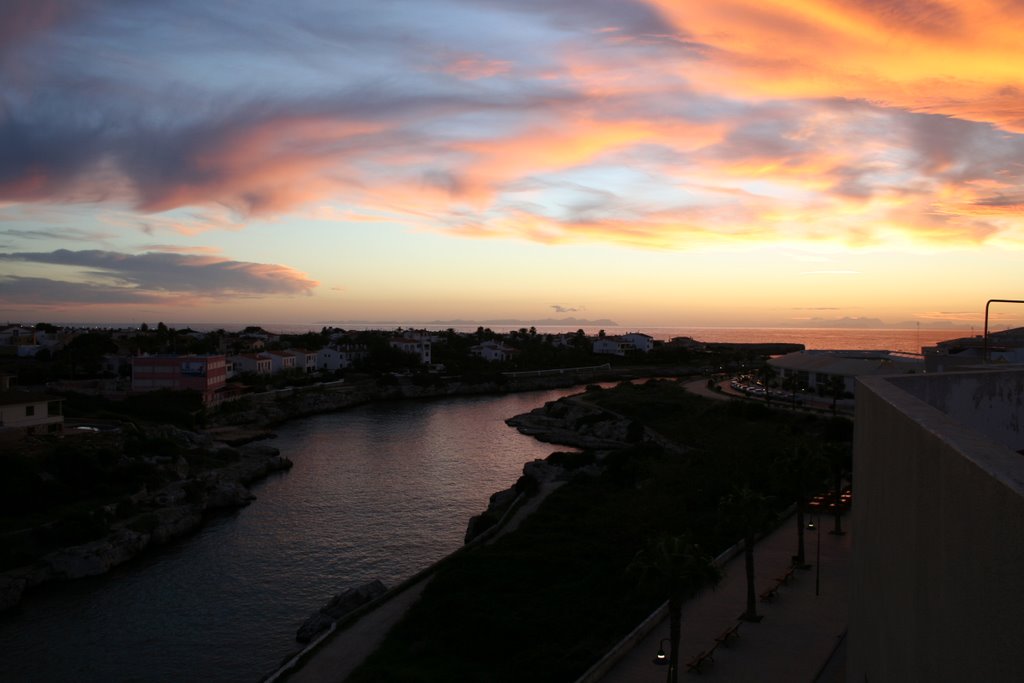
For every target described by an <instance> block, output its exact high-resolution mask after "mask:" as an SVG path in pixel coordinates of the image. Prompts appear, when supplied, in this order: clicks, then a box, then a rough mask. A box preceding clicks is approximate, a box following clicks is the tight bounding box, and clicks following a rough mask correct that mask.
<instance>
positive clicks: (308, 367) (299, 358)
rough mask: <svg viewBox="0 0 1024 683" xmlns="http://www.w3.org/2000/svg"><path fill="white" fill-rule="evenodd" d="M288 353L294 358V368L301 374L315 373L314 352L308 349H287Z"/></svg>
mask: <svg viewBox="0 0 1024 683" xmlns="http://www.w3.org/2000/svg"><path fill="white" fill-rule="evenodd" d="M288 352H289V353H291V354H292V355H293V356H295V367H296V369H298V370H301V371H302V372H304V373H306V374H309V373H311V372H316V368H317V362H316V355H317V352H316V351H310V350H309V349H288Z"/></svg>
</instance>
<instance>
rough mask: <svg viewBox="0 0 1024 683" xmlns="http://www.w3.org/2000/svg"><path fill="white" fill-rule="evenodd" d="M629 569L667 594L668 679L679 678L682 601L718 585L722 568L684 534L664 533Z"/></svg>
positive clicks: (641, 552)
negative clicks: (665, 534)
mask: <svg viewBox="0 0 1024 683" xmlns="http://www.w3.org/2000/svg"><path fill="white" fill-rule="evenodd" d="M629 571H630V572H632V573H635V574H637V575H638V576H639V578H640V581H641V583H646V582H650V583H655V584H657V586H658V588H659V590H662V591H664V592H665V593H666V594H667V596H668V616H669V642H670V645H671V647H670V649H669V663H668V675H667V678H666V680H667V681H669V683H677V682H678V680H679V641H680V632H681V630H682V609H683V601H684V600H685V599H686V598H689V597H690V596H692V595H694V594H695V593H696V592H697V591H698V590H700V589H701V588H703V587H704V586H707V585H711V586H715V585H717V584H718V581H719V579H720V578H721V571H720V570H719V569H718V567H716V566H715V564H714V562H713V560H712V559H711V557H710V556H709V555H707V554H705V553H704V552H703V551H702V550H701V549H700V547H699V546H697V545H696V544H694V543H690V542H689V541H688V540H687V539H686V537H685V536H663V537H661V538H658V539H654V540H650V541H648V543H647V545H646V547H644V548H643V549H642V550H641V551H640V552H638V553H637V554H636V556H635V557H634V558H633V561H632V562H631V563H630V565H629Z"/></svg>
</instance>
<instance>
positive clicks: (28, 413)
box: [25, 406, 36, 417]
mask: <svg viewBox="0 0 1024 683" xmlns="http://www.w3.org/2000/svg"><path fill="white" fill-rule="evenodd" d="M35 414H36V407H35V406H25V417H32V416H33V415H35Z"/></svg>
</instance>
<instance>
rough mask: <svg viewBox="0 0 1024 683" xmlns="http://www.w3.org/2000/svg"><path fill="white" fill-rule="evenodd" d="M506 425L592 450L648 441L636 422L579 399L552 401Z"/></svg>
mask: <svg viewBox="0 0 1024 683" xmlns="http://www.w3.org/2000/svg"><path fill="white" fill-rule="evenodd" d="M505 422H506V424H508V425H510V426H512V427H515V428H516V429H518V430H519V431H520V432H521V433H523V434H526V435H528V436H532V437H534V438H535V439H538V440H540V441H546V442H548V443H556V444H562V445H565V446H575V447H576V448H583V449H590V450H612V449H616V448H624V447H626V446H628V445H630V444H634V443H637V442H638V441H641V440H643V438H644V429H643V426H642V425H640V424H639V423H637V422H636V421H634V420H630V419H628V418H624V417H621V416H619V415H616V414H614V413H612V412H609V411H607V410H604V409H603V408H600V407H598V406H595V405H593V404H591V403H587V402H586V401H584V400H581V399H579V398H577V397H566V398H561V399H558V400H557V401H549V402H548V403H545V404H544V405H543V406H541V407H540V408H535V409H534V410H531V411H530V412H528V413H523V414H521V415H516V416H515V417H511V418H509V419H508V420H505Z"/></svg>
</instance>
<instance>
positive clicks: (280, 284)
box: [0, 249, 318, 296]
mask: <svg viewBox="0 0 1024 683" xmlns="http://www.w3.org/2000/svg"><path fill="white" fill-rule="evenodd" d="M0 260H6V261H21V262H27V263H42V264H50V265H59V266H70V267H76V268H80V269H83V271H84V273H85V274H87V275H88V276H90V277H91V278H94V279H101V280H111V279H113V280H114V281H115V282H117V283H119V285H118V288H119V289H123V290H125V291H132V292H134V291H144V292H152V293H182V294H192V295H197V296H207V295H209V296H216V295H232V296H262V295H271V294H309V293H311V291H312V289H313V288H314V287H316V286H317V284H318V283H317V282H315V281H314V280H310V279H309V278H308V277H306V276H305V275H303V274H301V273H299V272H297V271H294V270H292V269H290V268H288V267H287V266H281V265H276V264H266V263H248V262H244V261H231V260H228V259H223V258H213V257H204V256H194V255H187V254H169V253H145V254H138V255H134V254H124V253H119V252H112V251H99V250H87V251H69V250H67V249H58V250H57V251H53V252H46V253H27V252H21V253H6V254H0Z"/></svg>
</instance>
